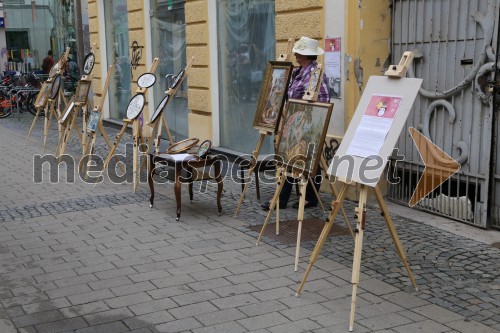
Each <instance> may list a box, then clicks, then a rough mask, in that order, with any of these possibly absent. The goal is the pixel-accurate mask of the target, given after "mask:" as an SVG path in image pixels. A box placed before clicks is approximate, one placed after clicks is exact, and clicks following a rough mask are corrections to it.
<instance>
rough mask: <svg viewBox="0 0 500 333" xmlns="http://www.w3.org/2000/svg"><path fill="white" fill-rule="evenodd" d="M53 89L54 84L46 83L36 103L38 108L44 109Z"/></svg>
mask: <svg viewBox="0 0 500 333" xmlns="http://www.w3.org/2000/svg"><path fill="white" fill-rule="evenodd" d="M51 89H52V83H48V82H44V83H43V85H42V88H40V92H39V93H38V96H37V98H36V101H35V107H36V108H43V107H45V104H47V101H48V100H49V93H50V91H51Z"/></svg>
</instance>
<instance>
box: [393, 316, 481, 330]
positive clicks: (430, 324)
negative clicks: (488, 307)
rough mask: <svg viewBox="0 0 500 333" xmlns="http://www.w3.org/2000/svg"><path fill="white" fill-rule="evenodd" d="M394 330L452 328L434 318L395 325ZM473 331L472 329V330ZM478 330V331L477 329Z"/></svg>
mask: <svg viewBox="0 0 500 333" xmlns="http://www.w3.org/2000/svg"><path fill="white" fill-rule="evenodd" d="M392 330H394V331H396V332H400V333H418V332H422V333H427V332H433V333H434V332H435V333H439V332H448V331H449V330H450V328H449V327H447V326H444V325H441V324H439V323H436V322H435V321H432V320H429V319H427V320H424V321H419V322H416V323H412V324H407V325H402V326H398V327H393V328H392ZM470 332H472V331H470ZM475 332H477V331H475Z"/></svg>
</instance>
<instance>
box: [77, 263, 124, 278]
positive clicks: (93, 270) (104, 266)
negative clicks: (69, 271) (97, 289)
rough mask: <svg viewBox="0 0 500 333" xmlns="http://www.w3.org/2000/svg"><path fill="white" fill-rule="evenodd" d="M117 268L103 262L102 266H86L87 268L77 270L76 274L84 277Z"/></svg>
mask: <svg viewBox="0 0 500 333" xmlns="http://www.w3.org/2000/svg"><path fill="white" fill-rule="evenodd" d="M114 268H116V266H115V265H113V264H112V263H109V262H103V263H100V264H96V265H85V267H80V268H76V269H75V272H76V273H77V274H78V275H84V274H90V273H96V272H101V271H107V270H111V269H114Z"/></svg>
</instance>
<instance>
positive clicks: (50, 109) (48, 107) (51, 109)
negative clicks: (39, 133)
mask: <svg viewBox="0 0 500 333" xmlns="http://www.w3.org/2000/svg"><path fill="white" fill-rule="evenodd" d="M69 51H70V48H69V47H67V48H66V51H65V52H64V54H63V55H61V57H60V58H59V60H58V62H57V66H58V69H57V72H56V75H57V74H62V73H64V67H65V66H66V62H67V59H68V54H69ZM54 77H55V75H54V76H50V77H49V78H48V79H47V81H45V83H46V84H52V83H53V80H54ZM43 93H44V91H43V90H40V92H39V94H43ZM49 94H50V92H49ZM38 97H39V96H37V99H38ZM56 99H57V109H56V107H55V103H56ZM62 103H64V105H65V106H66V105H67V102H66V99H65V98H64V87H60V88H59V92H58V94H57V98H55V99H50V98H49V99H48V101H47V103H45V121H44V129H43V149H44V150H45V146H46V144H47V137H48V133H49V129H50V123H51V120H52V116H53V114H54V113H57V116H58V117H59V115H60V114H61V110H60V109H61V104H62ZM41 111H42V108H37V112H36V115H35V118H34V119H33V123H32V124H31V127H30V130H29V132H28V137H27V138H26V141H25V142H24V143H25V144H27V143H28V141H29V139H30V137H31V133H32V132H33V129H34V128H35V124H36V122H37V121H38V117H39V116H40V112H41ZM59 136H61V128H60V127H59Z"/></svg>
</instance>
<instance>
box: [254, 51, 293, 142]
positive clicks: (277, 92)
mask: <svg viewBox="0 0 500 333" xmlns="http://www.w3.org/2000/svg"><path fill="white" fill-rule="evenodd" d="M292 68H293V65H292V63H291V62H279V61H270V62H269V64H268V65H267V68H266V75H265V78H264V80H263V81H262V87H261V91H260V97H259V103H258V104H257V111H256V113H255V119H254V122H253V127H254V128H256V129H264V130H271V131H273V132H275V131H276V129H277V128H278V125H279V120H280V117H281V112H282V110H283V105H284V103H285V97H286V93H287V90H288V83H289V82H290V77H291V75H292Z"/></svg>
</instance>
